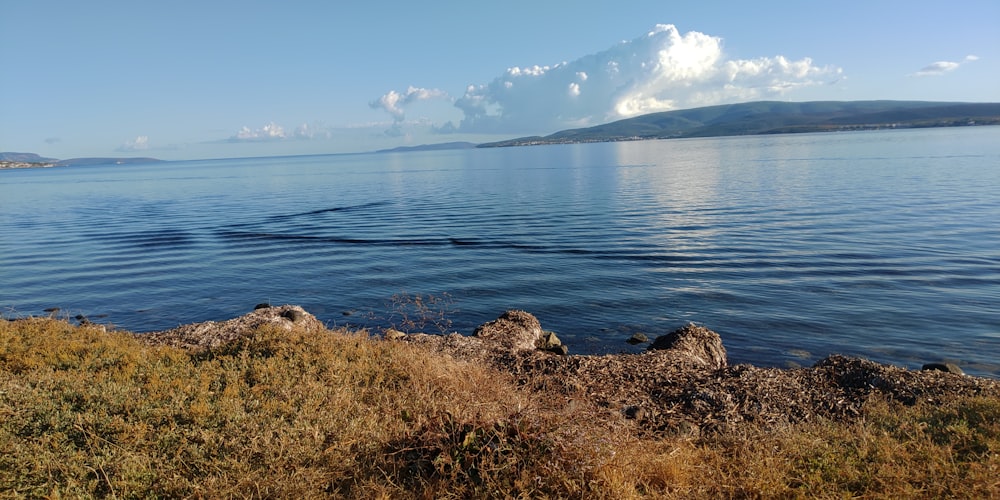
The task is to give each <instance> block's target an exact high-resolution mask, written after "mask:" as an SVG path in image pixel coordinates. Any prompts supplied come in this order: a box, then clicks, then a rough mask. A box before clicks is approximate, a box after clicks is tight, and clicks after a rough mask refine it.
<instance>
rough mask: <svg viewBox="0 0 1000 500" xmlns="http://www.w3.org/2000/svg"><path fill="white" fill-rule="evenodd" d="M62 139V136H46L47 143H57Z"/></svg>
mask: <svg viewBox="0 0 1000 500" xmlns="http://www.w3.org/2000/svg"><path fill="white" fill-rule="evenodd" d="M60 141H62V138H59V137H46V138H45V144H55V143H57V142H60Z"/></svg>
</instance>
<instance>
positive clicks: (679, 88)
mask: <svg viewBox="0 0 1000 500" xmlns="http://www.w3.org/2000/svg"><path fill="white" fill-rule="evenodd" d="M722 45H723V44H722V39H721V38H719V37H715V36H710V35H706V34H704V33H699V32H696V31H691V32H688V33H684V34H681V33H680V32H679V31H678V30H677V29H676V28H675V27H674V26H673V25H663V24H661V25H657V26H656V27H655V28H654V29H653V30H652V31H650V32H649V33H647V34H645V35H644V36H641V37H639V38H636V39H634V40H631V41H624V42H621V43H619V44H617V45H615V46H613V47H611V48H609V49H608V50H605V51H603V52H599V53H596V54H590V55H586V56H583V57H581V58H579V59H577V60H575V61H571V62H562V63H558V64H555V65H552V66H539V65H534V66H529V67H525V68H520V67H513V68H509V69H507V70H506V71H505V72H504V73H503V74H502V75H500V76H498V77H497V78H495V79H494V80H493V81H492V82H489V83H485V84H479V85H469V86H468V87H467V89H466V92H465V95H463V96H462V97H461V98H459V99H456V101H455V106H456V107H458V108H459V109H460V110H462V112H463V113H464V119H463V120H462V122H461V124H460V125H459V126H458V129H459V130H460V131H462V132H486V133H489V132H504V133H537V132H551V131H554V130H557V129H559V128H560V127H564V126H566V125H568V124H573V125H574V126H582V125H587V124H594V123H601V122H605V121H609V120H615V119H620V118H627V117H631V116H636V115H640V114H645V113H651V112H656V111H666V110H671V109H682V108H688V107H696V106H705V105H712V104H721V103H725V102H738V101H746V100H753V99H760V98H768V97H775V96H781V95H784V94H786V93H788V92H791V91H794V90H795V89H797V88H800V87H804V86H810V85H819V84H825V83H832V82H836V81H838V80H840V79H841V78H842V76H841V70H840V68H836V67H832V66H816V65H815V64H814V63H813V61H812V60H811V59H809V58H803V59H800V60H797V61H795V60H789V59H787V58H785V57H783V56H780V55H779V56H775V57H759V58H756V59H747V60H744V59H728V58H727V57H726V56H725V54H724V52H723V46H722ZM390 95H391V93H390V94H386V96H383V99H387V98H388V97H390ZM380 102H381V100H380ZM373 107H377V106H375V103H373ZM381 107H384V108H385V109H386V110H387V111H389V112H390V113H393V112H394V111H393V109H395V108H393V107H392V106H389V105H383V106H381ZM400 112H401V109H400Z"/></svg>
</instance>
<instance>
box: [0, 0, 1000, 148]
mask: <svg viewBox="0 0 1000 500" xmlns="http://www.w3.org/2000/svg"><path fill="white" fill-rule="evenodd" d="M998 26H1000V1H997V0H982V1H978V0H972V1H963V0H954V1H951V2H937V1H933V2H932V1H923V0H908V1H894V0H884V1H878V0H863V1H856V0H840V1H837V2H802V1H758V2H720V1H714V0H700V1H698V2H677V1H667V0H654V1H628V0H620V1H616V2H587V1H583V0H575V1H563V0H548V1H544V2H539V1H537V0H533V1H521V0H506V1H503V2H471V1H468V0H465V1H426V2H388V1H379V0H369V1H366V2H338V1H305V0H290V1H287V2H274V1H272V2H254V1H245V0H244V1H239V2H237V1H228V0H212V1H205V0H198V1H188V0H175V1H169V2H135V1H128V2H126V1H105V0H92V1H88V2H80V1H77V0H64V1H53V0H0V68H3V72H2V73H3V74H2V77H0V151H14V152H32V153H38V154H40V155H42V156H46V157H53V158H60V159H65V158H72V157H84V156H88V157H89V156H99V157H106V156H115V157H125V156H150V157H155V158H161V159H168V160H181V159H201V158H230V157H253V156H276V155H294V154H325V153H352V152H364V151H373V150H378V149H386V148H393V147H397V146H412V145H419V144H433V143H441V142H452V141H470V142H485V141H493V140H501V139H507V138H512V137H520V136H526V135H546V134H550V133H553V132H556V131H559V130H563V129H567V128H576V127H582V126H588V125H596V124H600V123H606V122H609V121H614V120H618V119H622V118H628V117H632V116H637V115H640V114H645V113H651V112H657V111H667V110H673V109H685V108H692V107H699V106H707V105H714V104H727V103H736V102H747V101H754V100H764V99H766V100H783V101H811V100H869V99H897V100H927V101H963V102H1000V83H998V82H1000V29H998Z"/></svg>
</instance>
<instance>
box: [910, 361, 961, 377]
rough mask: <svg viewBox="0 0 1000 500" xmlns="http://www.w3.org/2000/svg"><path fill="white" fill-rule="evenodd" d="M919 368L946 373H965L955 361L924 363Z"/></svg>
mask: <svg viewBox="0 0 1000 500" xmlns="http://www.w3.org/2000/svg"><path fill="white" fill-rule="evenodd" d="M920 369H921V370H937V371H942V372H947V373H954V374H956V375H965V372H963V371H962V369H961V368H959V367H958V365H956V364H955V363H926V364H924V366H922V367H921V368H920Z"/></svg>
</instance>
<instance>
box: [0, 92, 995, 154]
mask: <svg viewBox="0 0 1000 500" xmlns="http://www.w3.org/2000/svg"><path fill="white" fill-rule="evenodd" d="M981 125H1000V103H963V102H933V101H809V102H784V101H755V102H747V103H739V104H725V105H718V106H707V107H701V108H691V109H682V110H676V111H664V112H659V113H651V114H646V115H641V116H636V117H633V118H627V119H624V120H618V121H615V122H610V123H605V124H601V125H595V126H593V127H586V128H577V129H567V130H562V131H559V132H555V133H553V134H550V135H546V136H527V137H519V138H514V139H507V140H503V141H496V142H487V143H481V144H475V143H471V142H444V143H435V144H421V145H418V146H399V147H395V148H390V149H379V150H376V151H370V152H369V153H375V154H381V153H409V152H419V151H444V150H457V149H473V148H494V147H515V146H538V145H549V144H583V143H592V142H625V141H644V140H654V139H684V138H697V137H724V136H736V135H774V134H798V133H811V132H851V131H865V130H892V129H908V128H941V127H967V126H981ZM293 156H295V155H293ZM163 161H165V160H160V159H157V158H146V157H132V158H114V157H110V158H103V157H98V158H70V159H67V160H58V159H54V158H45V157H42V156H39V155H37V154H35V153H10V152H8V153H4V152H0V169H17V168H46V167H65V166H83V165H131V164H143V163H157V162H163Z"/></svg>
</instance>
